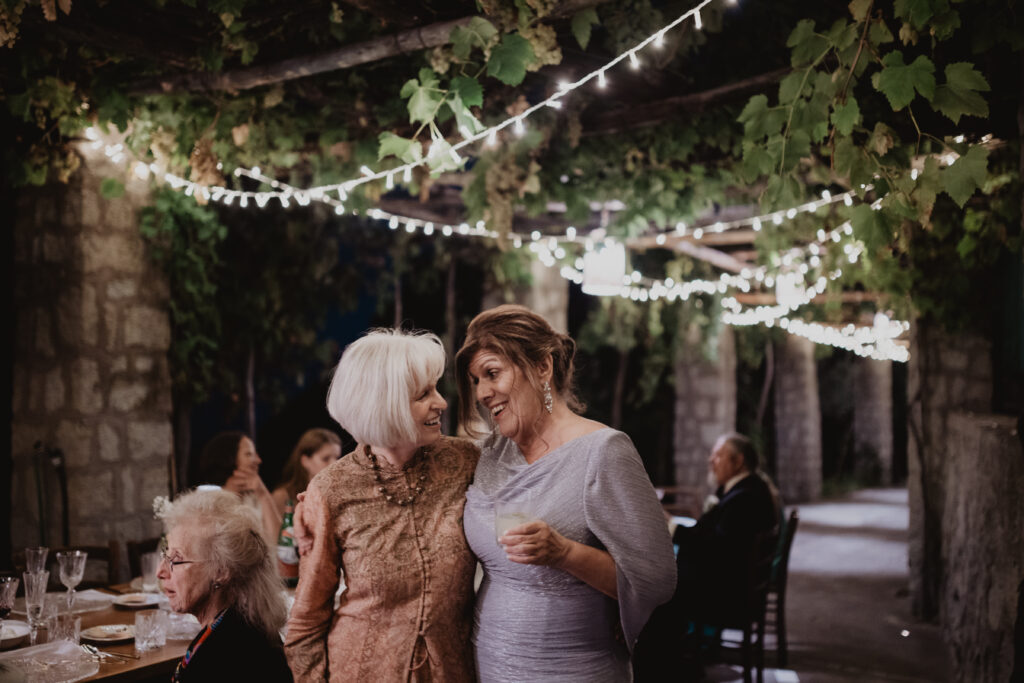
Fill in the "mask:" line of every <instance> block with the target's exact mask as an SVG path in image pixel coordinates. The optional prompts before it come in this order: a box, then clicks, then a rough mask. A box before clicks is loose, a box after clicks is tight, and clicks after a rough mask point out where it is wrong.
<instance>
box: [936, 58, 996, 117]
mask: <svg viewBox="0 0 1024 683" xmlns="http://www.w3.org/2000/svg"><path fill="white" fill-rule="evenodd" d="M988 90H990V88H989V84H988V81H986V80H985V77H984V76H982V75H981V73H979V72H978V71H977V70H975V68H974V65H973V64H971V63H970V62H955V63H953V64H949V65H947V66H946V83H945V85H940V86H938V87H937V88H935V97H934V99H933V100H932V107H933V108H934V109H935V110H936V111H937V112H940V113H941V114H944V115H945V116H947V117H948V118H949V119H950V120H951V121H952V122H953V123H960V117H961V116H982V117H985V116H988V103H987V102H985V98H984V97H982V96H981V95H979V94H978V93H979V92H988Z"/></svg>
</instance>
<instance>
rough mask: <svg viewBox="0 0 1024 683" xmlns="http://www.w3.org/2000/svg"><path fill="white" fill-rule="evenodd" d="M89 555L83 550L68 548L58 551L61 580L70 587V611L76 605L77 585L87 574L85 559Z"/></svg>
mask: <svg viewBox="0 0 1024 683" xmlns="http://www.w3.org/2000/svg"><path fill="white" fill-rule="evenodd" d="M86 557H88V555H87V554H86V553H85V552H83V551H81V550H68V551H66V552H62V553H57V564H58V565H59V566H60V582H61V583H62V584H64V586H65V587H66V588H67V589H68V611H69V612H70V611H71V610H72V609H73V608H74V606H75V586H77V585H78V584H80V583H81V582H82V575H83V574H85V559H86Z"/></svg>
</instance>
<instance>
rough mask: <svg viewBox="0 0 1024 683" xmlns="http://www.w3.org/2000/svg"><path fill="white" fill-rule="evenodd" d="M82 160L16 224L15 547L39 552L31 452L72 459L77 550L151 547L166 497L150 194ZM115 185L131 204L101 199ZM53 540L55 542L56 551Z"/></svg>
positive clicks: (55, 500)
mask: <svg viewBox="0 0 1024 683" xmlns="http://www.w3.org/2000/svg"><path fill="white" fill-rule="evenodd" d="M81 151H82V154H83V156H84V162H83V167H82V169H81V170H80V171H79V172H78V173H77V174H76V175H75V177H74V179H73V180H72V182H71V183H70V184H68V185H67V186H64V185H57V186H48V187H44V188H39V189H34V190H31V191H27V192H25V193H23V194H22V195H21V197H20V199H19V203H18V208H17V218H16V221H15V226H14V229H15V238H14V240H15V258H14V261H15V270H16V273H15V282H16V285H15V293H14V300H15V309H16V320H15V330H16V349H15V354H14V386H13V416H12V443H11V451H12V456H13V457H12V459H13V466H14V473H13V482H12V489H13V493H12V508H13V516H12V519H11V520H10V523H11V529H12V543H13V546H14V548H15V549H18V548H20V547H22V546H25V545H28V544H33V545H34V544H37V543H38V542H39V520H40V517H41V515H40V509H39V506H38V505H37V502H36V500H37V494H36V491H37V486H36V475H35V467H34V466H33V456H32V453H33V445H34V444H35V443H36V442H42V443H43V444H45V445H47V446H49V447H54V448H59V449H61V450H62V451H63V453H64V456H65V462H66V470H67V487H68V499H69V505H68V507H69V510H70V529H69V531H70V542H71V543H72V544H89V545H106V544H107V543H108V541H109V540H111V539H117V540H119V541H122V542H123V541H125V540H135V539H141V538H145V537H151V536H154V535H156V534H157V533H158V532H159V525H158V524H157V523H156V521H155V520H154V519H153V515H152V500H153V497H154V496H156V495H167V493H168V491H169V481H170V479H169V464H170V459H171V452H172V439H171V392H170V376H169V372H168V367H167V350H168V348H169V345H170V325H169V321H168V317H167V313H166V299H167V288H166V285H165V284H164V281H163V279H162V277H161V276H160V274H159V273H158V272H156V271H155V270H154V268H153V266H152V265H151V264H150V263H149V262H148V261H147V258H146V255H145V252H144V245H143V242H142V240H141V238H140V236H139V232H138V219H139V210H140V208H141V207H142V206H144V205H145V204H146V203H147V202H148V183H147V182H145V181H141V180H139V179H137V178H134V176H131V177H130V178H129V177H128V176H127V175H126V174H125V170H124V168H123V167H120V166H114V165H112V164H111V163H109V162H108V161H107V159H106V157H105V156H103V154H102V153H101V152H98V151H95V150H92V149H89V148H85V147H83V148H82V150H81ZM108 176H110V177H116V178H118V179H121V180H123V181H125V184H126V193H125V194H124V196H122V197H120V198H118V199H113V200H105V199H103V198H102V197H101V196H100V190H99V187H100V183H101V181H102V180H103V179H104V178H105V177H108ZM43 473H44V474H43V479H44V481H45V485H46V486H47V488H48V495H49V501H50V502H49V505H48V508H49V509H48V510H47V516H48V517H49V518H50V519H51V520H59V519H60V497H59V494H58V492H57V490H56V487H55V479H54V476H53V474H52V470H51V469H50V467H49V466H47V467H45V468H44V469H43ZM58 529H59V527H57V526H56V525H55V524H51V525H50V528H49V529H47V530H46V533H47V534H48V542H49V544H50V545H51V546H56V545H59V544H60V543H61V537H60V533H59V530H58Z"/></svg>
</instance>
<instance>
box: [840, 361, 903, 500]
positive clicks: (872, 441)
mask: <svg viewBox="0 0 1024 683" xmlns="http://www.w3.org/2000/svg"><path fill="white" fill-rule="evenodd" d="M836 389H837V390H841V388H838V387H837V388H836ZM853 396H854V401H853V451H854V452H853V457H854V472H855V474H857V475H858V476H859V478H860V480H861V481H866V482H870V483H872V484H881V485H883V486H887V485H889V484H890V483H892V445H893V441H892V438H893V437H892V361H881V360H872V359H870V358H858V359H857V360H856V361H855V362H854V368H853Z"/></svg>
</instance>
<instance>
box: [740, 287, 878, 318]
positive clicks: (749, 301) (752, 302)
mask: <svg viewBox="0 0 1024 683" xmlns="http://www.w3.org/2000/svg"><path fill="white" fill-rule="evenodd" d="M732 297H733V298H734V299H736V301H738V302H740V303H741V304H745V305H747V306H774V305H776V304H777V303H778V300H777V299H776V298H775V295H774V294H772V293H771V292H736V293H735V294H733V295H732ZM881 298H882V295H881V294H880V293H878V292H839V293H838V294H819V295H818V296H816V297H814V298H813V299H811V302H812V303H816V304H824V303H830V302H835V301H838V302H840V303H844V304H863V303H874V302H876V301H879V300H880V299H881ZM823 324H824V323H823Z"/></svg>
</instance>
